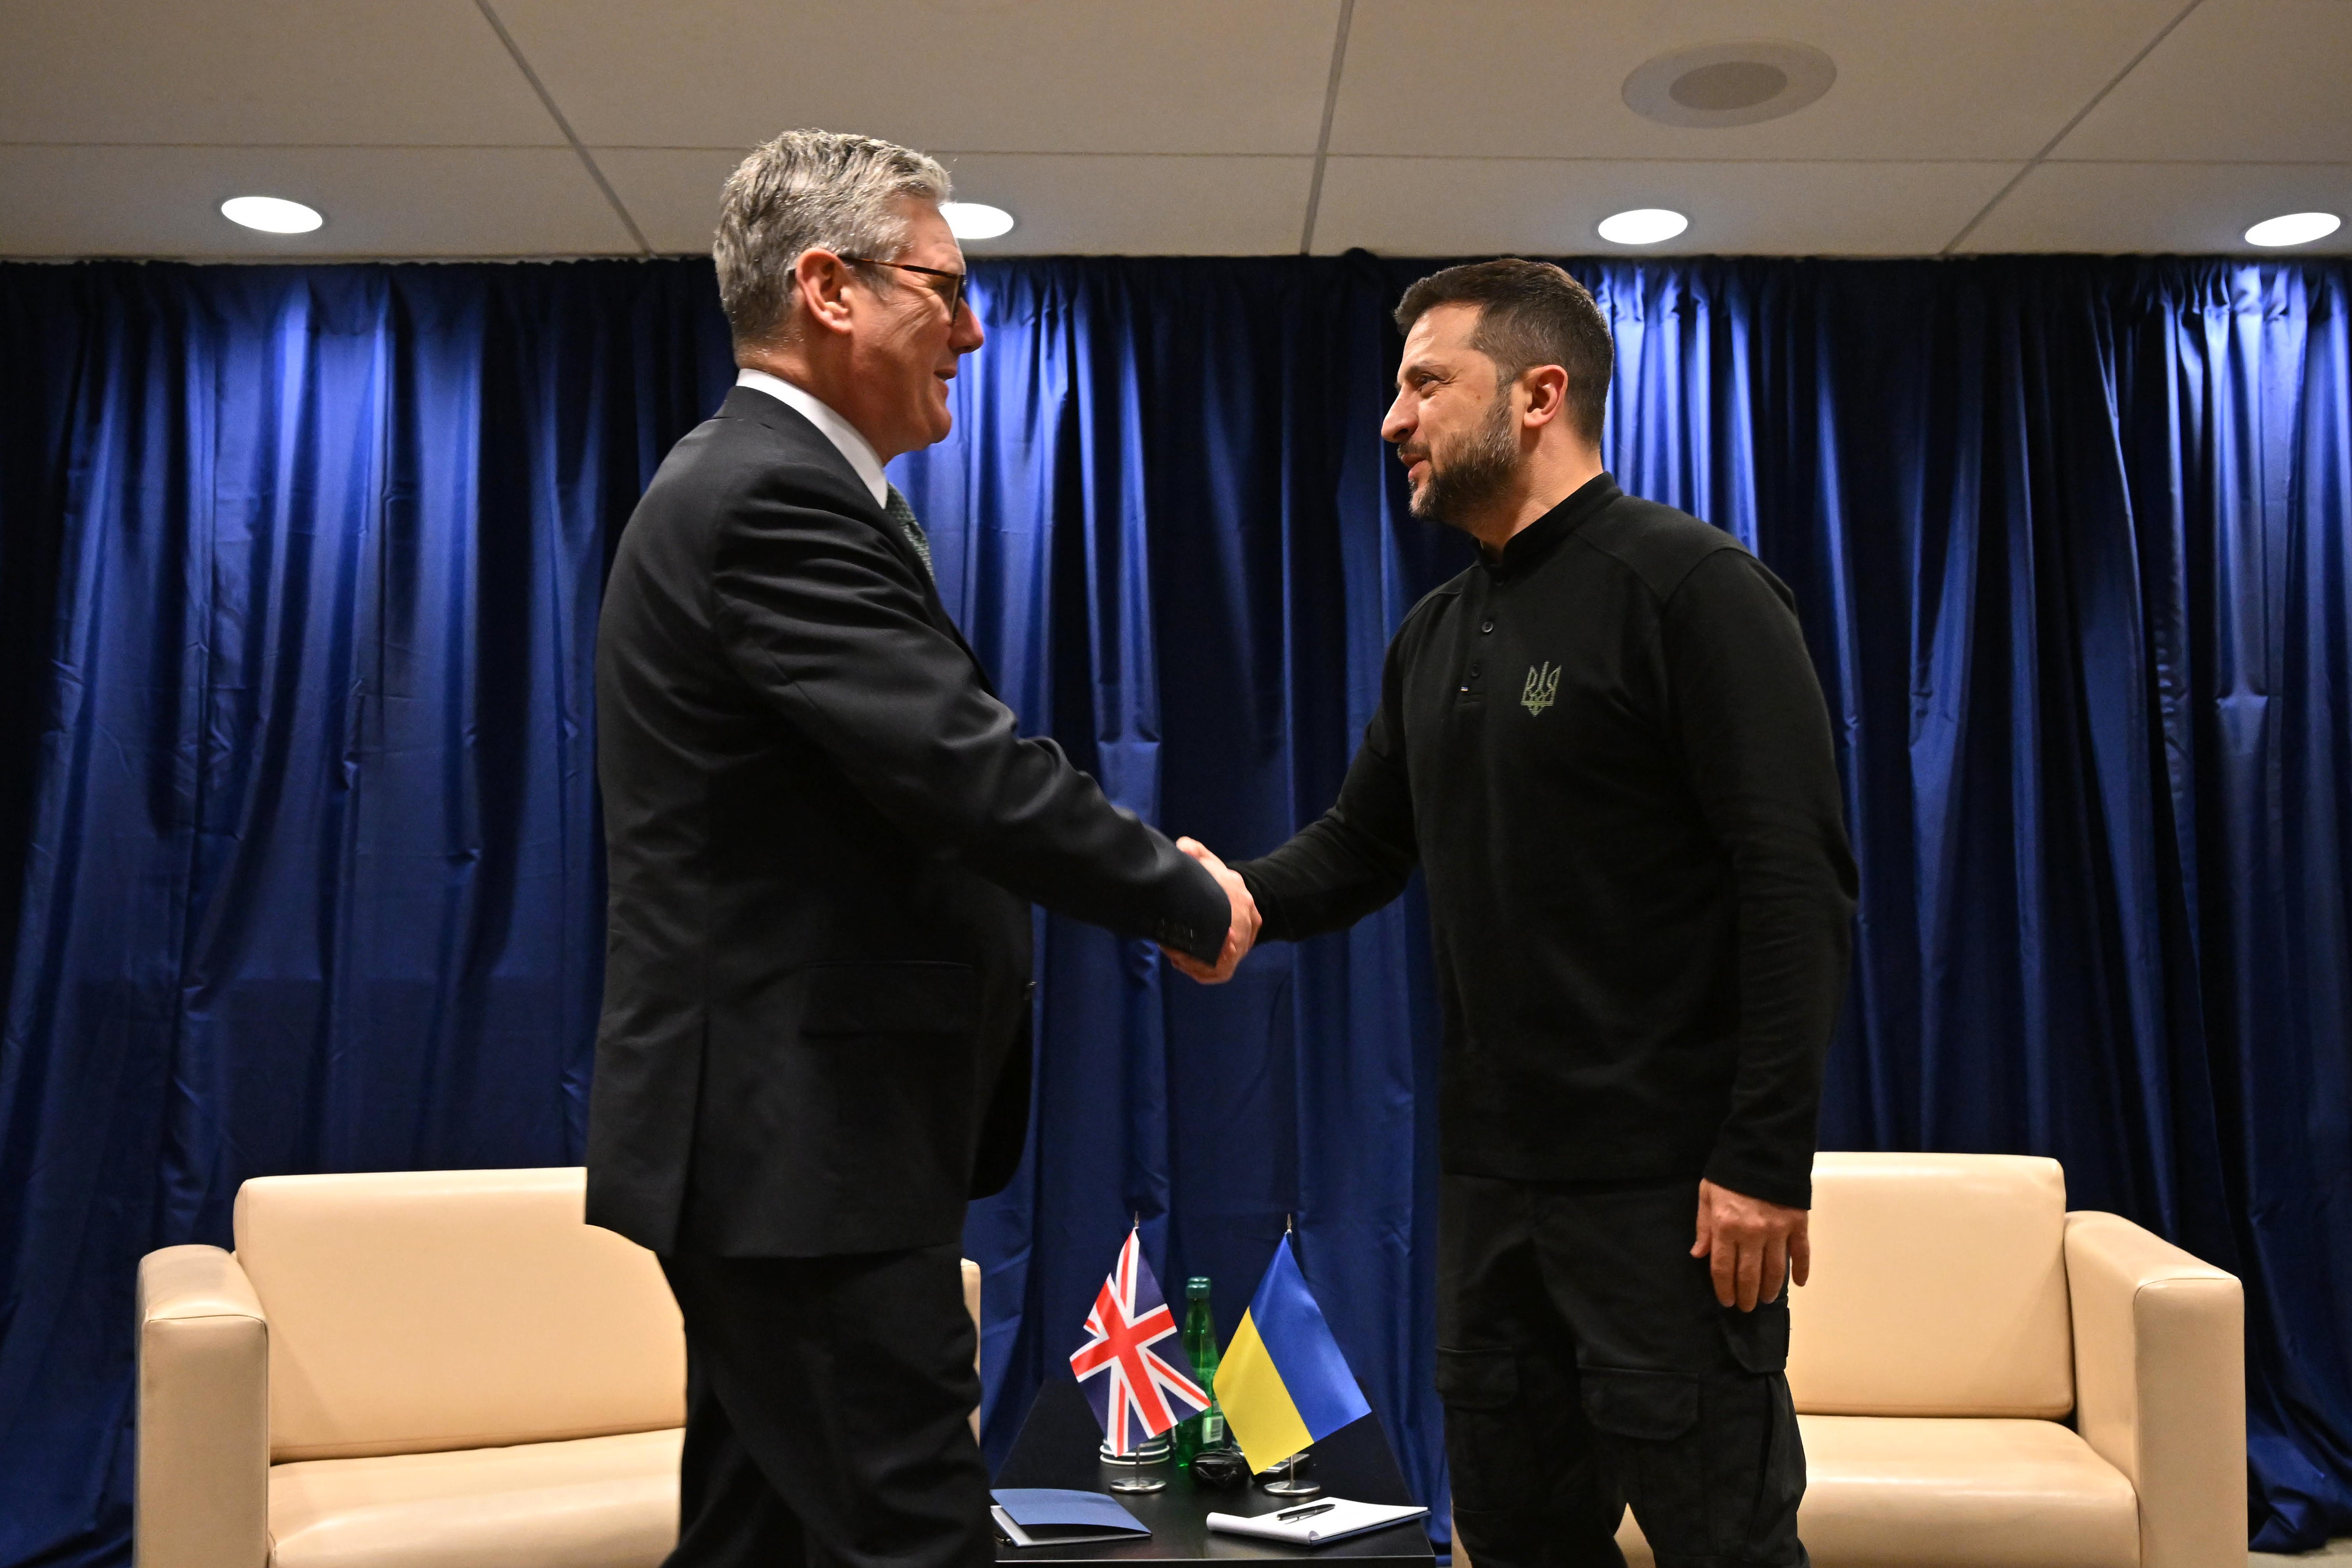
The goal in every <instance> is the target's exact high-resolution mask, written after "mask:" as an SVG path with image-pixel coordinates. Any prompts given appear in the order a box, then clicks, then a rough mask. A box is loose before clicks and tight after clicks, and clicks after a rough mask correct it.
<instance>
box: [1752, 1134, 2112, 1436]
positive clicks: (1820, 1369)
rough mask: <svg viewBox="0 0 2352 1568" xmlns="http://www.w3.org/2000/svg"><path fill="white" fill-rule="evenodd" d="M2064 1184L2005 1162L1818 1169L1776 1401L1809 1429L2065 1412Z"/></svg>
mask: <svg viewBox="0 0 2352 1568" xmlns="http://www.w3.org/2000/svg"><path fill="white" fill-rule="evenodd" d="M2065 1237H2066V1179H2065V1174H2064V1173H2063V1172H2062V1171H2061V1170H2060V1169H2059V1167H2058V1163H2057V1162H2056V1161H2054V1160H2043V1159H2035V1158H2030V1157H2027V1156H2023V1155H2009V1154H1844V1153H1833V1154H1822V1155H1819V1156H1817V1157H1816V1158H1815V1160H1814V1163H1813V1222H1812V1242H1813V1268H1812V1283H1811V1284H1810V1285H1808V1286H1806V1287H1804V1288H1803V1289H1800V1290H1798V1291H1797V1292H1796V1293H1795V1294H1794V1295H1793V1296H1792V1297H1791V1298H1790V1347H1789V1388H1790V1394H1792V1395H1794V1397H1795V1399H1796V1403H1797V1408H1798V1409H1799V1410H1800V1411H1805V1412H1811V1413H1812V1414H1815V1415H1919V1416H1927V1415H2009V1416H2037V1415H2038V1416H2060V1415H2065V1414H2066V1412H2067V1411H2068V1410H2069V1409H2071V1408H2072V1407H2073V1406H2074V1364H2073V1363H2074V1345H2073V1331H2072V1329H2071V1327H2070V1325H2069V1322H2068V1318H2067V1300H2066V1258H2065Z"/></svg>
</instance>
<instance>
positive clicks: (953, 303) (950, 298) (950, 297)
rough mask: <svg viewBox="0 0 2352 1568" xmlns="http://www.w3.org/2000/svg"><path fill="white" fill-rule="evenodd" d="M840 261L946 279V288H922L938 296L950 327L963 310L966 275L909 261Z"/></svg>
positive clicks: (864, 258)
mask: <svg viewBox="0 0 2352 1568" xmlns="http://www.w3.org/2000/svg"><path fill="white" fill-rule="evenodd" d="M842 259H843V260H844V261H854V262H856V264H857V265H858V266H860V267H895V268H898V270H899V271H901V272H920V273H922V274H923V275H924V276H925V277H927V278H944V279H948V281H949V286H948V287H947V288H944V289H942V288H941V287H940V286H939V285H938V284H936V283H926V284H924V285H923V287H924V288H926V289H929V290H930V291H931V292H932V293H933V294H936V295H938V296H939V298H940V301H941V302H942V303H944V304H945V305H946V306H947V308H948V321H949V323H950V325H952V324H953V323H954V321H955V319H956V313H957V312H958V311H960V310H962V309H963V286H964V279H966V278H967V277H969V276H970V274H968V273H962V272H949V271H945V270H942V269H941V268H937V267H918V266H916V265H915V264H914V263H913V262H910V261H879V260H877V259H876V258H873V257H871V256H845V257H843V258H842Z"/></svg>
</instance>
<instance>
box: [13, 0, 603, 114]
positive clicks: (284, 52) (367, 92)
mask: <svg viewBox="0 0 2352 1568" xmlns="http://www.w3.org/2000/svg"><path fill="white" fill-rule="evenodd" d="M0 34H5V37H6V40H7V46H6V47H5V48H0V142H247V143H252V142H293V143H305V144H310V145H320V144H322V143H342V144H348V143H364V144H370V145H378V146H384V145H429V146H443V147H446V146H493V145H499V146H525V147H530V146H561V145H562V144H563V135H562V132H561V131H559V130H558V129H557V128H556V126H555V124H554V122H553V121H551V120H550V119H549V117H548V113H547V109H546V106H545V105H543V104H541V102H540V101H539V97H538V95H537V94H536V93H534V92H532V91H531V89H530V83H529V82H527V81H525V80H524V79H523V77H522V73H521V72H520V71H518V70H517V69H516V68H515V64H514V59H513V58H512V57H511V56H509V54H508V53H507V51H506V48H505V47H504V46H503V45H501V44H500V43H499V39H498V35H497V34H496V33H494V32H492V31H491V30H490V27H489V24H488V23H487V22H485V21H484V20H483V19H482V14H481V12H480V11H479V10H478V8H477V7H476V6H475V5H473V3H472V0H401V4H399V5H352V4H339V5H317V4H303V3H301V0H5V5H0Z"/></svg>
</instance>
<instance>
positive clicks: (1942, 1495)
mask: <svg viewBox="0 0 2352 1568" xmlns="http://www.w3.org/2000/svg"><path fill="white" fill-rule="evenodd" d="M1797 1424H1798V1426H1799V1427H1800V1429H1801V1431H1802V1432H1803V1434H1804V1440H1805V1465H1806V1468H1807V1470H1808V1472H1809V1479H1808V1483H1807V1486H1806V1489H1805V1500H1804V1504H1803V1506H1802V1508H1801V1510H1799V1512H1798V1515H1797V1530H1798V1533H1799V1534H1800V1535H1801V1536H1802V1537H1803V1538H1804V1542H1805V1546H1806V1549H1807V1551H1808V1552H1810V1553H1811V1556H1812V1558H1813V1560H1814V1561H1815V1562H1816V1563H1834V1564H1836V1565H1837V1568H2138V1564H2139V1520H2138V1510H2137V1500H2136V1499H2135V1498H2134V1497H2133V1495H2132V1487H2131V1483H2130V1482H2129V1481H2127V1480H2126V1479H2124V1477H2123V1473H2122V1472H2121V1471H2119V1470H2117V1469H2116V1468H2115V1467H2114V1466H2113V1465H2110V1464H2108V1463H2107V1462H2106V1461H2105V1459H2102V1458H2099V1456H2098V1455H2096V1454H2095V1453H2093V1452H2092V1451H2091V1447H2090V1445H2088V1444H2086V1443H2084V1441H2083V1440H2082V1439H2081V1438H2080V1437H2077V1436H2074V1433H2073V1432H2071V1431H2069V1430H2067V1429H2066V1428H2065V1427H2063V1426H2060V1425H2058V1423H2056V1422H2054V1421H2030V1420H2002V1419H1995V1418H1986V1417H1957V1418H1948V1419H1947V1418H1937V1417H1911V1416H1858V1415H1800V1416H1799V1417H1798V1418H1797ZM1617 1542H1618V1544H1619V1545H1620V1546H1621V1547H1622V1548H1624V1551H1625V1561H1626V1563H1627V1565H1628V1568H1651V1563H1652V1562H1653V1561H1654V1560H1653V1558H1652V1557H1651V1554H1650V1549H1649V1546H1648V1544H1647V1543H1646V1542H1643V1540H1642V1532H1641V1528H1640V1527H1639V1526H1638V1525H1636V1524H1635V1523H1634V1522H1633V1515H1632V1514H1631V1513H1630V1512H1629V1513H1627V1514H1626V1516H1625V1522H1624V1524H1623V1526H1622V1528H1621V1529H1620V1530H1619V1531H1618V1533H1617Z"/></svg>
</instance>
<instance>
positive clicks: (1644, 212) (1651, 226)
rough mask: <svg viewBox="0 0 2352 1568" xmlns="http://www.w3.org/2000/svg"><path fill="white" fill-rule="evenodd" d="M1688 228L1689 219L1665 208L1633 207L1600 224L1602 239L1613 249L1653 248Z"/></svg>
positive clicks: (1604, 219)
mask: <svg viewBox="0 0 2352 1568" xmlns="http://www.w3.org/2000/svg"><path fill="white" fill-rule="evenodd" d="M1688 227H1690V219H1688V218H1686V217H1685V216H1683V215H1682V214H1680V213H1678V212H1674V211H1671V210H1669V209H1668V208H1665V207H1635V208H1634V209H1633V211H1631V212H1622V213H1618V214H1615V215H1614V216H1610V217H1605V218H1602V219H1601V238H1603V239H1605V240H1607V241H1608V242H1609V243H1610V244H1612V245H1655V244H1657V243H1658V242H1659V241H1660V240H1665V239H1672V238H1674V237H1675V236H1676V235H1678V234H1680V233H1682V231H1683V230H1685V229H1686V228H1688Z"/></svg>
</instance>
